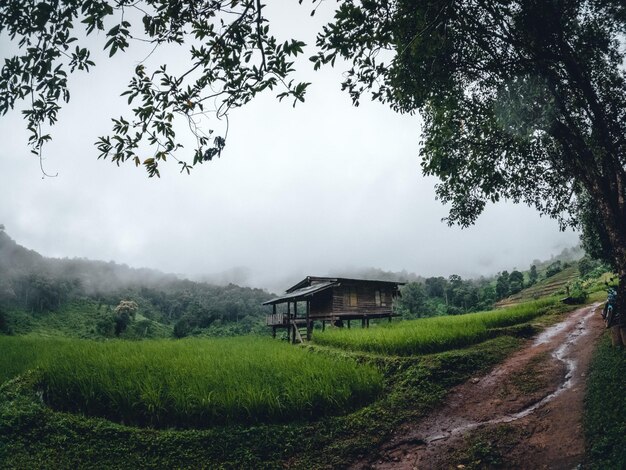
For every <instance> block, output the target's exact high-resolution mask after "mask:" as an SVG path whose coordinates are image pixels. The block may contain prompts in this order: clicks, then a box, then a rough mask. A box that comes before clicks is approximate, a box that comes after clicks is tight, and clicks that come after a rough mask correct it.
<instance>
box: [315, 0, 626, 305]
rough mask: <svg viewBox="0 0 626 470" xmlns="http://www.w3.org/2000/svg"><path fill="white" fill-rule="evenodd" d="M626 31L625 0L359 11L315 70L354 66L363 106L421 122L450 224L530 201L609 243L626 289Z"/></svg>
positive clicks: (473, 1) (475, 1)
mask: <svg viewBox="0 0 626 470" xmlns="http://www.w3.org/2000/svg"><path fill="white" fill-rule="evenodd" d="M624 32H626V4H624V3H623V2H621V1H617V0H614V1H611V0H587V1H585V0H578V1H559V0H548V1H545V0H499V1H495V2H494V1H486V0H466V1H456V2H451V1H448V0H432V1H419V2H415V1H409V0H396V1H385V2H368V1H356V0H349V1H344V2H342V3H341V5H340V6H339V8H338V10H337V13H336V16H335V19H334V21H333V22H332V23H331V24H329V25H328V26H327V27H325V28H324V30H323V31H322V33H321V34H320V35H319V36H318V41H317V44H318V46H319V49H320V51H319V52H318V54H317V55H316V57H315V59H314V60H315V62H316V65H318V66H321V65H322V64H325V63H329V62H333V61H335V60H336V59H337V58H339V57H341V58H344V59H347V60H349V61H351V63H352V65H353V67H352V68H351V69H350V70H349V71H348V73H347V74H346V79H345V81H344V83H343V87H344V88H345V89H346V90H347V91H348V92H349V93H350V94H351V96H352V98H353V100H354V102H355V104H358V103H359V100H360V99H361V98H362V96H363V95H364V94H365V93H368V92H369V93H371V95H372V97H373V98H375V99H378V100H380V101H382V102H385V103H389V104H390V105H391V106H392V107H393V108H394V109H396V110H398V111H401V112H414V111H419V112H420V113H421V115H422V116H423V118H424V126H423V147H422V150H421V156H422V157H423V163H422V166H423V170H424V172H425V173H426V174H429V175H436V176H438V177H439V178H440V180H441V183H440V184H439V185H438V186H437V195H438V197H439V198H440V199H441V200H442V201H443V202H445V203H449V204H450V206H451V209H450V214H449V218H448V221H449V222H450V223H458V224H460V225H462V226H467V225H470V224H472V223H474V221H475V220H476V218H477V217H478V216H479V214H480V213H481V212H482V210H483V209H484V207H485V205H486V204H487V203H488V202H490V201H492V202H495V201H499V200H501V199H503V198H506V199H510V200H513V201H515V202H525V203H527V204H528V205H531V206H534V207H536V208H537V209H538V210H539V211H540V212H541V213H542V214H547V215H549V216H551V217H554V218H557V219H558V220H559V221H560V222H561V224H562V226H563V227H565V226H567V225H572V226H576V227H581V228H583V229H584V230H585V231H586V232H587V231H589V230H591V231H593V232H595V233H594V234H592V238H593V239H594V240H596V241H597V243H598V244H599V246H600V247H601V251H602V252H603V253H604V254H605V258H609V259H610V261H611V263H612V264H613V266H615V267H616V269H618V270H619V272H620V276H621V277H622V279H626V189H625V188H626V171H625V165H626V119H625V118H626V115H625V113H626V106H625V105H626V81H625V74H624V67H623V63H624V59H625V53H624V49H623V47H622V45H623V34H624ZM385 50H391V51H392V54H391V55H389V54H385V53H384V51H385ZM621 284H622V289H621V292H622V295H623V293H624V289H626V286H624V282H622V283H621Z"/></svg>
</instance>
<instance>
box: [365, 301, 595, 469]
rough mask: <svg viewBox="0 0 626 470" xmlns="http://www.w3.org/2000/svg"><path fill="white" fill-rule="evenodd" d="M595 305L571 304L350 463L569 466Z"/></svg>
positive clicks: (576, 459)
mask: <svg viewBox="0 0 626 470" xmlns="http://www.w3.org/2000/svg"><path fill="white" fill-rule="evenodd" d="M598 305H599V304H594V305H592V306H589V307H584V308H580V309H578V310H575V311H574V312H572V313H570V314H569V315H568V317H567V318H566V319H565V320H564V321H563V322H561V323H558V324H556V325H554V326H552V327H550V328H548V329H547V330H545V331H544V332H542V333H541V334H540V335H538V336H537V337H536V338H534V339H533V340H530V341H529V343H528V345H527V346H525V347H524V348H523V349H522V350H520V351H518V352H517V353H516V354H514V355H513V356H511V357H510V358H509V359H507V360H506V361H505V362H503V363H502V364H500V365H499V366H497V367H496V368H495V369H493V370H492V371H491V372H489V373H488V374H487V375H485V376H483V377H475V378H473V379H471V380H469V381H467V382H466V383H464V384H462V385H460V386H458V387H456V388H454V389H452V391H451V392H450V394H449V395H448V398H447V400H446V402H445V403H444V405H443V406H442V407H441V408H439V409H438V410H436V411H434V412H433V413H432V414H430V415H428V416H426V417H424V418H423V419H422V420H420V421H419V422H415V423H409V424H407V425H405V426H403V427H402V428H399V429H398V430H397V432H396V433H395V435H394V437H393V438H392V439H391V441H389V442H387V443H386V444H385V445H384V446H383V447H382V448H381V449H380V452H379V456H378V457H377V458H376V459H375V460H373V461H370V462H359V463H357V464H355V465H354V467H353V468H358V469H363V468H377V469H440V468H465V466H466V465H471V464H474V466H479V467H488V466H489V464H497V465H502V467H503V468H524V469H531V468H550V469H555V468H556V469H559V468H563V469H572V468H575V467H576V466H577V465H578V463H580V461H581V459H582V456H583V454H584V441H583V435H582V425H581V415H582V409H583V397H584V377H585V375H586V372H587V369H588V365H589V360H590V358H591V354H592V352H593V348H594V345H595V343H596V340H597V339H598V338H599V337H600V335H601V334H602V332H603V329H604V325H603V323H602V320H601V318H600V315H598V314H594V311H595V309H596V308H597V307H598Z"/></svg>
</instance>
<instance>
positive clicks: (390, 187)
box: [0, 0, 578, 290]
mask: <svg viewBox="0 0 626 470" xmlns="http://www.w3.org/2000/svg"><path fill="white" fill-rule="evenodd" d="M331 6H332V3H329V5H328V6H327V7H331ZM272 7H273V8H276V10H275V11H273V12H270V13H271V15H270V17H271V19H273V20H275V22H276V23H275V26H274V28H273V29H274V32H275V34H276V35H277V36H278V37H279V39H280V38H282V39H286V38H287V37H292V36H297V37H298V38H300V39H303V40H304V41H306V42H307V43H308V44H312V43H313V42H314V41H313V38H314V31H315V29H316V28H317V27H318V26H319V24H320V22H321V21H322V20H323V18H324V17H325V15H326V17H328V16H327V15H328V12H324V11H323V10H320V11H318V14H317V15H316V17H315V18H313V19H311V18H310V17H309V15H308V10H307V9H305V8H303V7H298V6H297V2H295V1H287V0H281V1H277V2H272ZM10 51H11V44H9V43H8V40H7V38H6V37H1V38H0V52H1V53H2V54H0V55H2V56H3V57H4V56H6V55H8V54H9V53H10ZM182 51H183V50H182V49H181V50H178V51H177V52H171V51H167V50H164V51H161V52H162V53H161V54H160V55H159V54H155V55H154V56H152V57H151V58H150V60H149V61H148V62H147V65H148V66H155V65H157V64H158V63H161V62H167V63H168V64H171V65H172V67H176V66H179V67H182V66H183V65H184V56H185V55H184V54H183V53H182ZM311 53H312V49H311V48H309V49H308V51H307V53H305V57H308V55H311ZM146 54H147V52H146V49H145V48H142V47H137V49H136V50H134V51H133V50H132V49H131V51H130V52H129V53H127V54H126V55H124V56H121V57H119V58H116V59H115V60H114V61H113V63H111V62H108V61H106V60H105V59H104V58H102V57H101V56H98V55H96V61H97V67H96V68H95V69H93V70H92V72H91V73H89V74H84V73H83V74H79V75H76V76H75V77H74V78H73V79H72V81H71V83H72V87H73V88H72V90H71V91H72V100H71V102H70V103H69V105H66V106H65V107H64V109H63V111H62V112H61V114H60V121H61V123H60V124H59V125H57V126H55V127H54V128H52V130H51V132H52V134H53V139H54V140H53V142H52V143H51V144H49V145H48V146H47V147H46V149H45V162H44V163H45V168H46V170H47V172H49V173H57V172H58V177H56V178H44V179H42V174H41V171H40V169H39V163H38V161H37V160H36V158H34V157H32V156H31V155H30V154H29V149H28V148H27V145H26V142H27V133H26V131H25V124H24V122H23V121H22V120H21V117H20V116H19V113H18V112H15V113H13V114H10V115H7V116H4V117H1V118H0V140H1V141H2V143H3V145H2V146H1V147H0V223H3V224H5V226H6V229H7V232H8V233H9V235H11V236H12V237H13V238H14V239H15V240H16V241H17V242H18V243H20V244H22V245H25V246H27V247H29V248H32V249H35V250H37V251H39V252H40V253H42V254H44V255H46V256H55V257H88V258H93V259H102V260H105V261H108V260H115V261H117V262H120V263H127V264H129V265H131V266H136V267H151V268H156V269H160V270H162V271H166V272H173V273H179V274H182V275H186V276H202V275H206V274H215V273H220V272H224V271H231V270H233V269H234V268H238V269H237V270H236V271H237V272H238V273H242V272H243V273H244V274H246V279H240V281H242V282H244V283H246V284H248V285H255V286H262V287H270V288H272V289H274V290H280V283H281V282H282V280H283V279H287V278H292V279H293V278H295V279H297V278H302V277H304V276H306V275H326V274H333V272H334V271H338V270H342V271H344V270H346V269H348V268H360V267H377V268H381V269H384V270H392V271H399V270H402V269H406V270H407V271H412V272H415V273H417V274H422V275H425V276H431V275H445V276H447V275H449V274H452V273H458V274H461V275H462V276H475V275H489V274H494V273H496V272H498V271H500V270H502V269H509V270H510V269H512V268H513V267H517V268H520V269H527V268H528V266H529V264H530V263H531V262H532V260H533V259H546V258H549V257H550V255H552V254H558V253H559V252H560V251H561V250H562V249H563V248H565V247H569V246H573V245H575V244H576V243H577V242H578V235H577V234H575V233H574V232H571V231H568V232H564V233H563V232H559V230H558V226H557V224H556V223H555V222H554V221H551V220H549V219H547V218H545V217H544V218H540V217H539V215H538V214H537V213H536V212H535V211H534V210H532V209H529V208H527V207H523V206H515V205H512V204H507V203H501V204H498V205H495V206H489V207H488V209H487V210H486V212H485V213H484V214H483V215H482V216H481V217H480V218H479V220H478V222H477V224H476V225H475V226H474V227H471V228H469V229H465V230H461V229H459V228H458V227H454V228H450V227H448V226H447V225H446V224H445V223H443V222H441V219H442V218H443V217H445V216H446V213H447V212H446V208H445V207H443V206H442V205H441V204H440V202H438V201H435V197H434V185H435V183H436V180H435V179H433V178H424V177H422V176H421V174H420V166H419V159H418V150H419V142H420V133H419V129H420V118H419V116H401V115H398V114H395V113H393V112H392V111H390V110H389V109H387V108H385V107H384V106H383V105H380V104H377V103H369V102H366V101H364V102H362V104H361V106H360V107H359V108H354V107H352V106H351V103H350V100H349V97H348V96H347V94H345V93H342V92H341V91H340V81H341V72H342V70H343V69H342V68H341V66H340V67H338V68H336V69H330V68H329V69H326V70H323V71H321V72H313V71H312V68H311V67H310V66H309V64H308V61H306V59H305V60H303V61H302V62H301V64H300V68H299V76H300V77H301V78H305V79H307V80H309V81H312V82H313V85H312V86H311V87H310V88H309V90H310V91H309V93H308V96H307V102H306V103H304V104H300V105H298V106H297V107H296V108H295V109H294V108H292V107H291V106H290V104H287V103H282V104H281V103H278V102H277V101H276V100H275V99H274V98H273V96H272V95H269V94H268V95H264V96H262V97H261V98H259V99H257V100H256V101H254V102H253V103H251V104H250V105H248V106H246V107H245V108H243V109H239V110H235V111H234V112H232V113H231V115H230V130H229V136H228V141H227V146H226V149H225V152H224V154H223V156H222V158H221V159H219V160H216V161H214V162H211V163H208V164H205V165H202V166H200V167H198V168H196V169H195V171H194V172H192V174H191V176H187V175H181V174H179V173H178V170H177V168H176V165H174V164H171V165H167V166H166V167H163V168H162V177H161V178H160V179H148V178H147V176H146V173H145V171H144V170H143V169H142V168H138V169H136V168H135V167H134V165H131V164H126V165H123V166H121V167H119V168H118V167H116V166H115V165H114V164H112V163H111V162H109V161H101V160H97V159H96V157H97V151H96V149H95V147H94V146H93V142H94V141H95V140H96V138H97V137H98V136H99V135H103V134H106V133H108V132H109V131H110V121H109V118H110V117H116V116H119V115H121V114H124V113H126V110H125V108H124V106H123V105H124V103H125V101H124V100H123V99H121V98H119V94H120V93H121V92H122V91H124V89H125V85H126V83H127V82H128V80H129V79H130V77H131V73H132V70H133V68H134V66H135V65H136V64H137V62H138V61H140V60H142V59H143V58H144V57H145V56H146ZM241 268H245V269H241ZM282 287H283V288H285V287H288V286H286V285H285V286H282Z"/></svg>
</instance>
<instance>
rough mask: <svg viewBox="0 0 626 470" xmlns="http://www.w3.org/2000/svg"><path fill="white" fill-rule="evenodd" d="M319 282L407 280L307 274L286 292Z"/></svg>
mask: <svg viewBox="0 0 626 470" xmlns="http://www.w3.org/2000/svg"><path fill="white" fill-rule="evenodd" d="M319 282H355V283H360V282H366V283H371V284H393V285H396V286H403V285H404V284H406V283H405V282H397V281H383V280H380V279H355V278H349V277H321V276H307V277H305V278H304V279H302V280H301V281H300V282H298V283H297V284H295V285H293V286H291V287H290V288H289V289H287V290H286V292H287V293H290V292H295V291H296V290H300V289H301V288H302V287H304V286H308V285H311V283H314V284H313V285H317V284H315V283H319Z"/></svg>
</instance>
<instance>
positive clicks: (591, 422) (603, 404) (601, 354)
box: [583, 335, 626, 470]
mask: <svg viewBox="0 0 626 470" xmlns="http://www.w3.org/2000/svg"><path fill="white" fill-rule="evenodd" d="M625 370H626V355H625V354H624V351H623V350H621V349H618V348H614V347H611V341H610V338H609V335H605V336H604V338H602V340H601V341H600V344H599V345H598V349H597V350H596V352H595V355H594V357H593V360H592V362H591V366H590V372H589V377H588V379H587V395H586V397H585V413H584V419H583V423H584V427H585V438H586V441H587V462H586V465H585V467H584V468H591V469H598V470H599V469H605V468H626V446H625V445H624V436H626V420H625V419H624V418H625V417H626V400H624V398H623V393H624V390H626V374H624V371H625Z"/></svg>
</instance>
